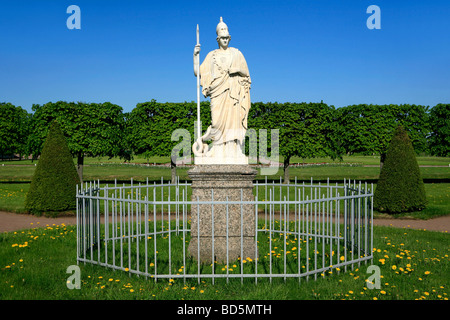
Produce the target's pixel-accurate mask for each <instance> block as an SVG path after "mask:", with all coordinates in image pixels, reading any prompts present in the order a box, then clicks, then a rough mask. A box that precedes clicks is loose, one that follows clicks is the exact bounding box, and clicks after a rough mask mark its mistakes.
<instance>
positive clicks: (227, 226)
mask: <svg viewBox="0 0 450 320" xmlns="http://www.w3.org/2000/svg"><path fill="white" fill-rule="evenodd" d="M226 198H227V203H226V219H225V220H226V222H227V225H226V229H227V233H226V242H227V264H226V269H227V284H228V282H229V275H230V270H229V269H230V268H229V263H230V261H229V247H230V246H229V225H230V221H229V217H228V196H227V197H226Z"/></svg>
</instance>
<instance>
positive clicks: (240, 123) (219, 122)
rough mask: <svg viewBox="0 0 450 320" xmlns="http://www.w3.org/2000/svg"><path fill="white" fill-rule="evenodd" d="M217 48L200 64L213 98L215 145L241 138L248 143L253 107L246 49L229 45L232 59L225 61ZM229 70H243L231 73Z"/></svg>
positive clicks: (204, 83)
mask: <svg viewBox="0 0 450 320" xmlns="http://www.w3.org/2000/svg"><path fill="white" fill-rule="evenodd" d="M219 50H221V49H217V50H214V51H211V52H210V53H209V54H208V55H207V56H206V58H205V60H204V61H203V63H202V64H201V66H200V84H201V86H202V92H203V95H204V96H205V97H207V96H209V97H210V99H211V118H212V121H211V130H210V134H209V137H208V138H210V139H211V140H212V143H213V145H217V144H223V143H226V142H230V141H234V140H237V141H238V142H239V143H240V144H243V143H244V140H245V132H246V130H247V116H248V111H249V109H250V84H251V80H250V73H249V71H248V67H247V62H246V61H245V58H244V56H243V55H242V53H241V52H240V51H239V50H238V49H236V48H231V47H229V48H228V49H227V51H228V50H230V52H229V53H230V54H231V62H230V64H229V65H224V64H223V62H222V61H221V59H218V56H219V55H220V52H219ZM227 70H236V71H239V73H237V74H232V75H230V74H229V73H228V72H227Z"/></svg>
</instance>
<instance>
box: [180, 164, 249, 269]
mask: <svg viewBox="0 0 450 320" xmlns="http://www.w3.org/2000/svg"><path fill="white" fill-rule="evenodd" d="M256 172H257V171H256V170H254V169H252V168H251V167H250V166H249V165H196V166H195V167H194V168H193V169H191V170H189V172H188V174H189V177H190V178H191V179H192V205H191V241H190V244H189V248H188V250H189V253H190V255H191V256H193V257H194V258H195V259H197V260H198V259H200V261H201V262H204V263H211V262H212V259H213V257H214V261H217V262H220V263H227V262H233V261H235V260H237V259H238V257H243V258H244V259H246V258H247V257H249V258H252V259H254V258H256V257H257V252H256V250H257V249H256V243H255V236H256V225H255V223H256V221H255V206H254V204H242V203H239V204H230V203H228V204H227V203H220V204H218V203H213V204H212V203H208V204H199V205H196V204H195V201H197V200H198V201H214V202H221V201H224V202H226V201H229V202H231V201H239V202H240V201H250V200H254V197H253V179H254V178H255V176H256ZM213 240H214V241H213Z"/></svg>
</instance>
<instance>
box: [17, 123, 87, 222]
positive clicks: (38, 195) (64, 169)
mask: <svg viewBox="0 0 450 320" xmlns="http://www.w3.org/2000/svg"><path fill="white" fill-rule="evenodd" d="M78 183H80V180H79V177H78V174H77V171H76V169H75V165H74V163H73V160H72V156H71V154H70V151H69V148H68V146H67V142H66V139H65V138H64V135H63V133H62V131H61V128H60V126H59V124H58V123H57V122H56V121H54V122H52V124H51V126H50V128H49V130H48V135H47V138H46V139H45V142H44V146H43V149H42V153H41V157H40V160H39V162H38V164H37V167H36V170H35V172H34V175H33V179H32V181H31V185H30V189H29V191H28V193H27V196H26V200H25V207H26V209H27V210H28V211H30V212H32V213H33V214H38V215H40V214H42V213H47V214H50V215H55V214H57V213H58V212H61V211H67V210H71V209H74V208H75V205H76V195H75V193H76V185H77V184H78Z"/></svg>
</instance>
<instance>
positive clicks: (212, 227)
mask: <svg viewBox="0 0 450 320" xmlns="http://www.w3.org/2000/svg"><path fill="white" fill-rule="evenodd" d="M211 201H212V203H211V262H212V263H211V268H212V270H211V273H212V277H211V280H212V284H213V285H214V257H215V255H214V189H211Z"/></svg>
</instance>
